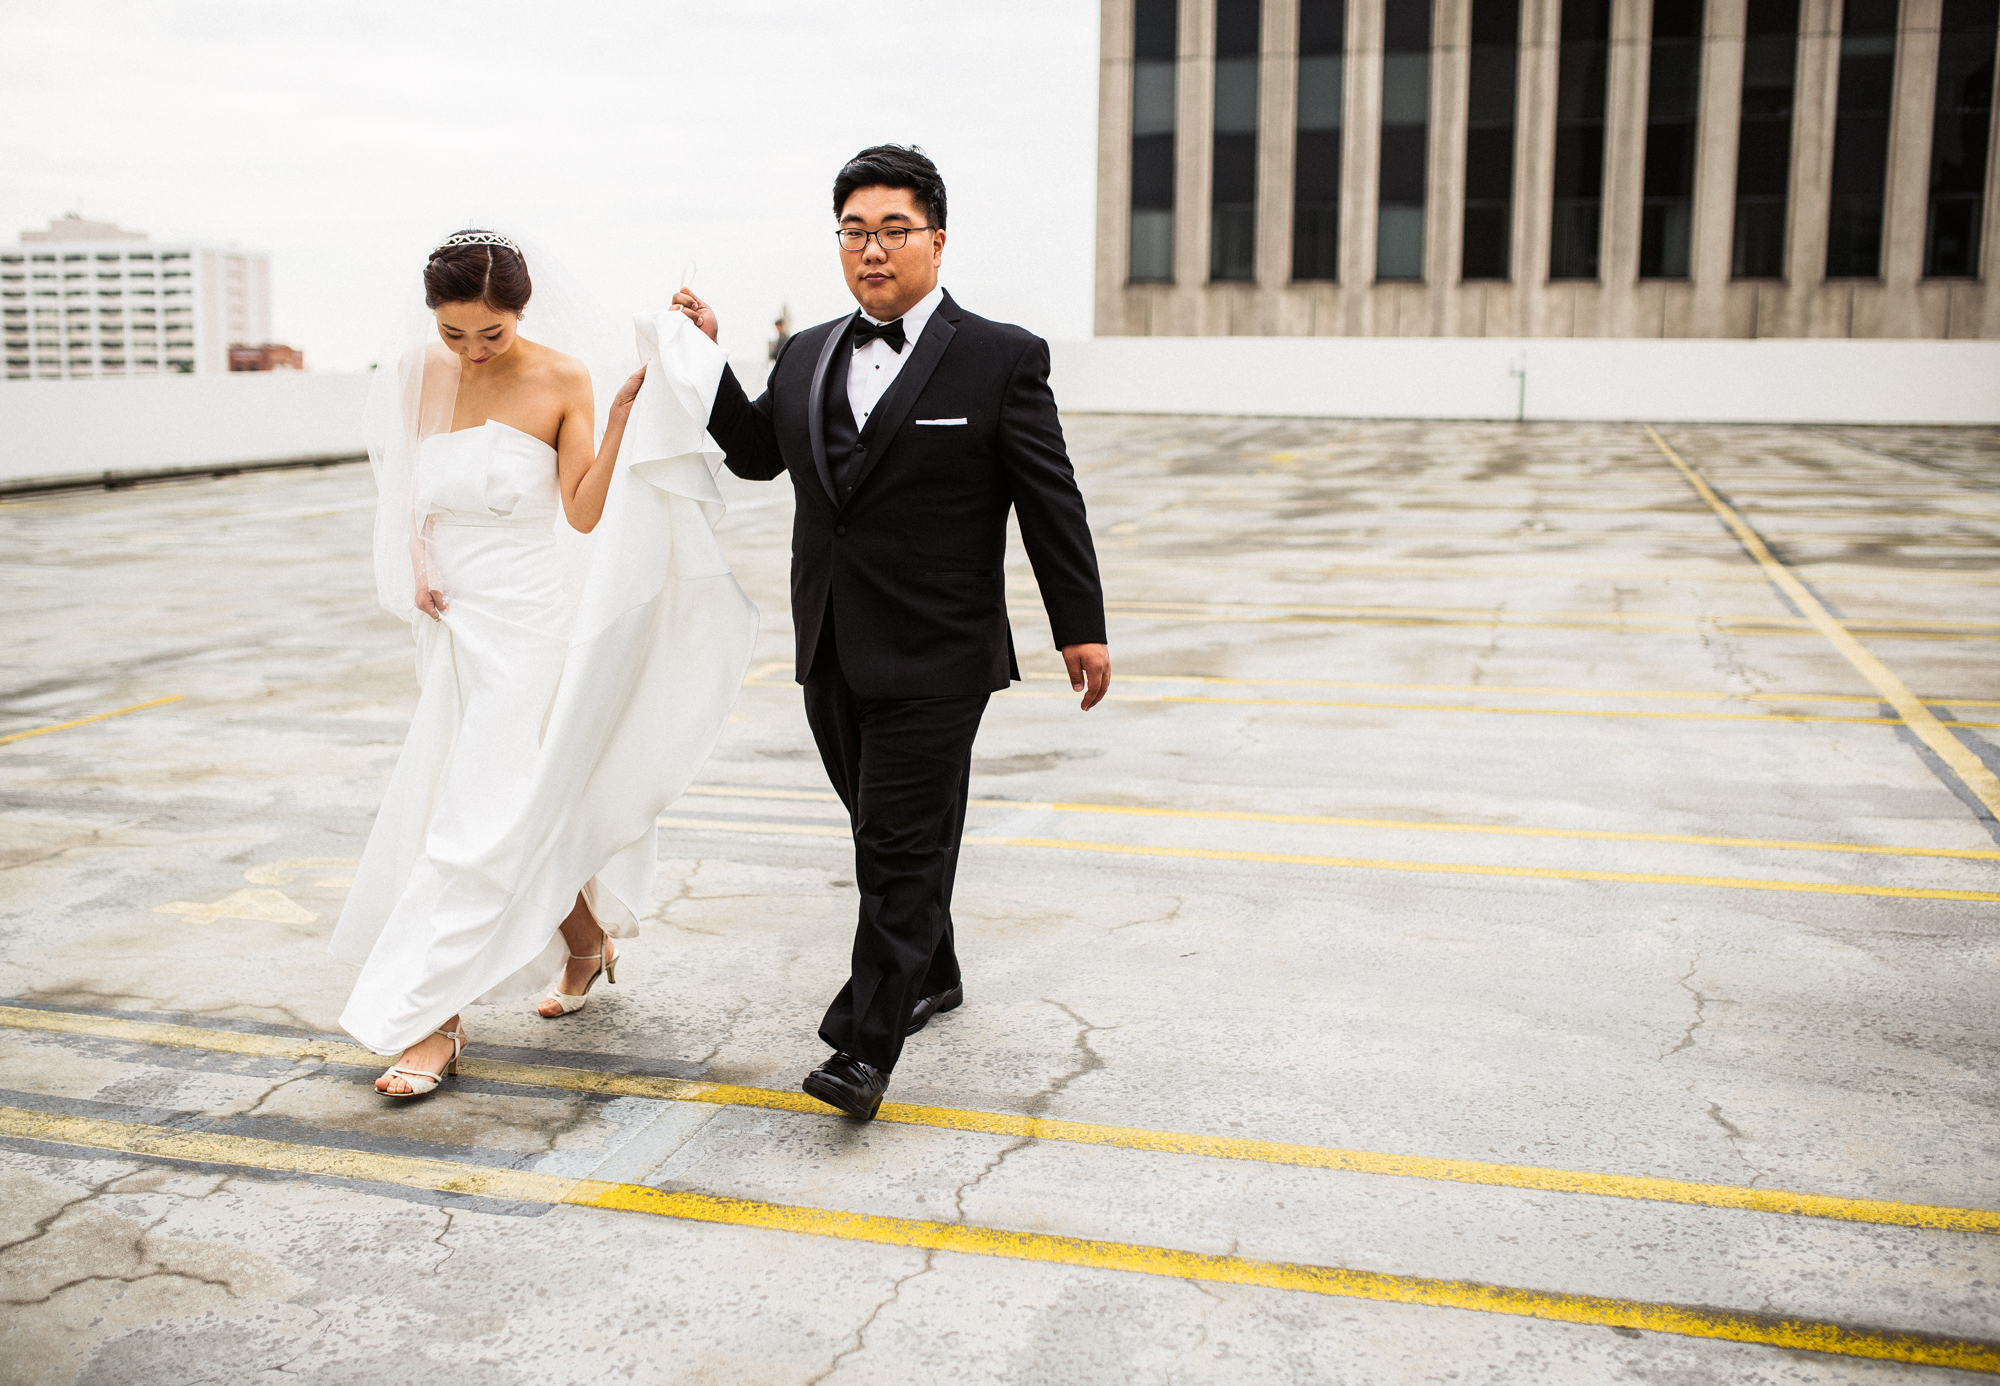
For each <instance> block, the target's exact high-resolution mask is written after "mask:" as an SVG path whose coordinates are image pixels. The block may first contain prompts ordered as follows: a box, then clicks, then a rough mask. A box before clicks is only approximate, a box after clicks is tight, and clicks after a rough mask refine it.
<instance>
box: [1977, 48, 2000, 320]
mask: <svg viewBox="0 0 2000 1386" xmlns="http://www.w3.org/2000/svg"><path fill="white" fill-rule="evenodd" d="M1996 61H2000V45H1996ZM1995 70H1996V71H2000V68H1996V69H1995ZM1979 225H1980V233H1979V290H1980V295H1981V297H1980V304H1979V320H1978V328H1977V335H1979V336H1981V337H1984V338H1987V339H1988V340H1991V339H1993V338H1996V337H2000V101H1995V102H1994V103H1993V124H1992V127H1991V128H1990V130H1989V131H1988V132H1987V136H1986V206H1985V209H1984V210H1983V211H1982V212H1981V213H1980V217H1979Z"/></svg>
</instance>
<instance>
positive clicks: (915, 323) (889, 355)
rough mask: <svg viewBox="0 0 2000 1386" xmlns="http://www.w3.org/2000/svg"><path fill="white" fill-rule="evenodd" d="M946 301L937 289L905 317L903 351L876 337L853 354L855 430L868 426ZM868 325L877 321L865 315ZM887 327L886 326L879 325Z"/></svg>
mask: <svg viewBox="0 0 2000 1386" xmlns="http://www.w3.org/2000/svg"><path fill="white" fill-rule="evenodd" d="M943 301H944V286H943V285H942V284H940V285H938V286H937V287H936V288H934V289H932V290H931V291H930V292H929V293H927V294H925V295H924V296H923V297H922V298H920V299H918V300H917V306H916V307H914V308H912V309H911V310H910V311H909V312H907V313H905V314H903V336H904V338H905V340H904V342H903V349H902V350H901V351H897V350H896V349H895V348H894V347H892V346H890V345H889V344H888V343H887V342H885V341H883V340H882V339H881V338H880V337H877V338H876V339H875V340H874V341H872V342H870V343H868V345H866V346H864V347H862V348H861V350H859V351H857V352H853V353H851V354H852V355H853V357H854V359H853V360H852V361H850V362H848V365H847V407H848V408H850V409H852V410H853V411H854V426H855V428H856V429H862V428H866V427H867V426H868V416H869V415H870V414H872V413H874V412H875V406H876V405H878V404H880V403H881V402H882V396H884V395H886V394H888V393H889V387H890V386H891V385H893V384H895V383H896V376H897V375H898V374H899V373H900V372H901V371H902V369H903V363H904V362H906V361H908V360H909V359H910V354H911V353H912V352H914V351H915V350H916V349H917V338H919V337H921V336H923V335H924V328H925V327H926V326H928V325H929V323H930V320H931V314H932V313H935V312H936V311H937V306H938V304H940V303H942V302H943ZM861 316H862V318H863V319H864V320H866V321H868V322H876V319H874V318H871V317H869V316H868V315H867V314H866V313H863V314H862V315H861ZM879 325H881V326H887V324H886V323H883V324H879Z"/></svg>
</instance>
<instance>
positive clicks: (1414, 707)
mask: <svg viewBox="0 0 2000 1386" xmlns="http://www.w3.org/2000/svg"><path fill="white" fill-rule="evenodd" d="M997 696H999V697H1003V698H1068V697H1072V696H1074V695H1072V694H1069V693H1045V692H1042V691H1041V690H1039V689H1034V688H1014V689H1008V690H1005V691H1004V692H1002V693H1000V694H998V695H997ZM1104 696H1105V701H1107V702H1113V703H1196V704H1199V703H1214V704H1218V705H1223V706H1229V705H1243V706H1250V707H1338V708H1347V709H1361V710H1373V711H1378V712H1450V713H1467V712H1482V713H1494V714H1498V715H1502V716H1514V715H1519V716H1522V717H1626V718H1638V719H1640V720H1642V721H1646V720H1667V721H1682V722H1851V723H1861V724H1865V725H1868V726H1876V727H1900V726H1903V725H1904V722H1903V719H1902V718H1900V717H1836V716H1831V715H1828V714H1824V713H1805V712H1644V711H1634V710H1632V709H1627V708H1587V707H1476V706H1467V705H1463V704H1453V703H1374V702H1362V701H1350V700H1346V699H1336V698H1213V697H1204V696H1199V695H1196V694H1191V693H1181V694H1174V693H1107V694H1105V695H1104ZM1871 701H1874V700H1871ZM1955 725H1957V726H1961V727H2000V722H1969V721H1965V720H1963V719H1958V720H1956V721H1955Z"/></svg>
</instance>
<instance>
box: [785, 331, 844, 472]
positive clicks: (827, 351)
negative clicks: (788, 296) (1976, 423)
mask: <svg viewBox="0 0 2000 1386" xmlns="http://www.w3.org/2000/svg"><path fill="white" fill-rule="evenodd" d="M849 322H852V319H849ZM848 326H849V323H842V324H840V326H838V327H836V328H834V329H833V331H831V332H829V333H827V334H826V344H825V345H824V346H822V347H820V349H819V361H818V363H817V364H816V365H814V366H813V380H812V397H811V398H810V399H809V400H808V401H807V402H806V431H807V434H808V435H809V436H810V437H811V438H812V454H813V468H814V470H816V471H817V472H818V473H819V484H820V485H822V486H824V487H825V488H826V498H827V499H828V500H830V501H832V502H833V503H834V504H835V505H839V504H840V493H839V492H838V491H836V490H835V489H834V487H833V469H832V468H831V467H829V466H827V464H826V368H827V363H828V362H830V361H832V360H833V353H834V351H835V350H836V349H837V348H838V347H839V346H840V344H841V343H842V342H844V341H846V340H847V329H848ZM793 436H795V437H796V436H797V435H796V434H795V435H793Z"/></svg>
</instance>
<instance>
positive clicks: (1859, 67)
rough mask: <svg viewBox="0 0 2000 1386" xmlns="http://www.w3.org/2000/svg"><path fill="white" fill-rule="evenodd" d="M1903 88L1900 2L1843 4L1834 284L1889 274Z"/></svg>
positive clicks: (1831, 222)
mask: <svg viewBox="0 0 2000 1386" xmlns="http://www.w3.org/2000/svg"><path fill="white" fill-rule="evenodd" d="M1895 86H1896V0H1842V4H1841V7H1840V88H1839V94H1838V97H1837V99H1836V103H1835V107H1834V111H1835V114H1834V120H1833V183H1832V186H1831V189H1830V192H1831V197H1830V199H1829V206H1828V208H1827V216H1826V274H1827V278H1829V279H1855V278H1860V279H1872V278H1874V277H1875V276H1877V275H1879V274H1881V272H1882V211H1883V204H1884V202H1885V201H1886V200H1887V198H1888V192H1889V98H1890V95H1891V93H1892V92H1893V91H1894V90H1895Z"/></svg>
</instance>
